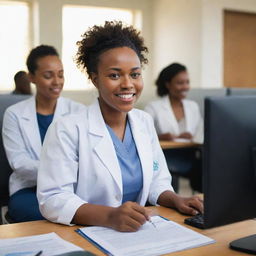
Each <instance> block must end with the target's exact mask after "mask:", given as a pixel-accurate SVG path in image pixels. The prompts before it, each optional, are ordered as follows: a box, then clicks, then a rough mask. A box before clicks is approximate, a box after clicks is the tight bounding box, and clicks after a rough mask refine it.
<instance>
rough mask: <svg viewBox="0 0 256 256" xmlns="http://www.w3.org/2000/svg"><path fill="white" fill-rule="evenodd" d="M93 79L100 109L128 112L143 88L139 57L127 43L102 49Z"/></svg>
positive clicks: (112, 111)
mask: <svg viewBox="0 0 256 256" xmlns="http://www.w3.org/2000/svg"><path fill="white" fill-rule="evenodd" d="M92 81H93V83H94V85H95V86H96V88H97V89H98V91H99V102H100V106H101V110H102V112H103V113H109V114H111V113H114V112H125V113H127V112H129V111H130V110H131V109H132V108H133V107H134V104H135V102H136V101H137V99H138V98H139V96H140V94H141V91H142V89H143V80H142V77H141V63H140V60H139V57H138V56H137V54H136V53H135V51H133V50H132V49H130V48H128V47H119V48H113V49H110V50H108V51H106V52H104V53H102V54H101V55H100V57H99V63H98V68H97V73H93V74H92Z"/></svg>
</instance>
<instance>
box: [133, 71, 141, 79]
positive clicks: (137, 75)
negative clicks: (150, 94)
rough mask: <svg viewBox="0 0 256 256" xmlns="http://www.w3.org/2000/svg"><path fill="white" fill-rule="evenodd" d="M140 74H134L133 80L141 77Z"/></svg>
mask: <svg viewBox="0 0 256 256" xmlns="http://www.w3.org/2000/svg"><path fill="white" fill-rule="evenodd" d="M140 75H141V74H140V73H138V72H136V73H132V74H131V77H132V78H133V79H136V78H138V77H140Z"/></svg>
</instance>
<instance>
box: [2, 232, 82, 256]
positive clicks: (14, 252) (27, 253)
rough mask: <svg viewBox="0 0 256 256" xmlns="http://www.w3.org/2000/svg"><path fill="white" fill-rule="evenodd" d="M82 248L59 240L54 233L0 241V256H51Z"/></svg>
mask: <svg viewBox="0 0 256 256" xmlns="http://www.w3.org/2000/svg"><path fill="white" fill-rule="evenodd" d="M72 251H83V249H82V248H80V247H78V246H76V245H74V244H72V243H69V242H67V241H66V240H63V239H62V238H60V237H59V236H58V235H57V234H56V233H48V234H44V235H37V236H25V237H18V238H10V239H0V255H1V256H35V255H40V256H53V255H56V254H62V253H66V252H72Z"/></svg>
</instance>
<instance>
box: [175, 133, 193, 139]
mask: <svg viewBox="0 0 256 256" xmlns="http://www.w3.org/2000/svg"><path fill="white" fill-rule="evenodd" d="M178 138H181V139H188V140H191V139H192V138H193V136H192V134H191V133H190V132H183V133H181V134H180V135H179V136H178Z"/></svg>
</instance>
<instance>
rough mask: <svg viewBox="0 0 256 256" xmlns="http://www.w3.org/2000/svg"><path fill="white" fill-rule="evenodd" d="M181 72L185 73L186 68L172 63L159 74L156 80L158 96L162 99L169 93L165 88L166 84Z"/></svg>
mask: <svg viewBox="0 0 256 256" xmlns="http://www.w3.org/2000/svg"><path fill="white" fill-rule="evenodd" d="M182 71H187V68H186V67H185V66H184V65H181V64H179V63H172V64H170V65H169V66H167V67H166V68H164V69H163V70H162V71H161V72H160V74H159V76H158V78H157V80H156V86H157V94H158V96H160V97H163V96H165V95H167V94H168V93H169V91H168V89H167V88H166V83H167V82H170V81H171V80H172V79H173V78H174V77H175V76H176V75H177V74H178V73H180V72H182Z"/></svg>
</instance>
